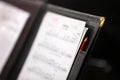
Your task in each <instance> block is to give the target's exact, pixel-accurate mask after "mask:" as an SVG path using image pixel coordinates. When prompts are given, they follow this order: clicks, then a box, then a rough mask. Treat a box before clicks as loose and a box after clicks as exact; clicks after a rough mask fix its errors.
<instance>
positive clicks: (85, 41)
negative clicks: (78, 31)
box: [80, 37, 88, 51]
mask: <svg viewBox="0 0 120 80" xmlns="http://www.w3.org/2000/svg"><path fill="white" fill-rule="evenodd" d="M87 41H88V37H86V38H85V39H84V41H83V42H82V44H81V47H80V50H81V51H83V50H84V49H85V45H86V43H87Z"/></svg>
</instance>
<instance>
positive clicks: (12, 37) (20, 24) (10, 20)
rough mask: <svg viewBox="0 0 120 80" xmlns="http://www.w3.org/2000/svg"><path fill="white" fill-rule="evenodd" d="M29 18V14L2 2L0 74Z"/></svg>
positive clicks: (0, 10)
mask: <svg viewBox="0 0 120 80" xmlns="http://www.w3.org/2000/svg"><path fill="white" fill-rule="evenodd" d="M29 16H30V14H29V13H28V12H26V11H24V10H22V9H19V8H17V7H15V6H13V5H11V4H8V3H6V2H3V1H0V73H1V71H2V69H3V67H4V65H5V63H6V61H7V59H8V57H9V56H10V54H11V52H12V50H13V48H14V46H15V44H16V42H17V40H18V38H19V36H20V34H21V32H22V29H23V28H24V26H25V24H26V21H27V19H28V18H29Z"/></svg>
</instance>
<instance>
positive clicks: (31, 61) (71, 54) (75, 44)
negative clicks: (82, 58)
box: [18, 11, 86, 80]
mask: <svg viewBox="0 0 120 80" xmlns="http://www.w3.org/2000/svg"><path fill="white" fill-rule="evenodd" d="M85 24H86V22H85V21H81V20H77V19H73V18H70V17H67V16H63V15H60V14H56V13H53V12H49V11H48V12H46V14H45V16H44V18H43V20H42V23H41V25H40V28H39V31H38V33H37V35H36V38H35V40H34V42H33V45H32V47H31V49H30V52H29V55H28V57H27V59H26V61H25V64H24V65H23V68H22V70H21V71H20V74H19V76H18V80H21V79H22V80H27V79H30V80H31V79H33V80H66V79H67V76H68V74H69V71H70V69H71V66H72V64H73V61H74V58H75V56H76V54H77V51H78V49H79V46H80V44H81V40H82V38H83V36H84V35H83V33H84V31H85ZM31 65H32V67H31Z"/></svg>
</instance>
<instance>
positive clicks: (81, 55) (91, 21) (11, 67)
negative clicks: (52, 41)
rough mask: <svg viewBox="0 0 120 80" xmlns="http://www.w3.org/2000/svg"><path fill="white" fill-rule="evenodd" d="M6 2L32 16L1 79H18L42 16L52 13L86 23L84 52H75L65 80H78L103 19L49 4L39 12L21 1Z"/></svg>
mask: <svg viewBox="0 0 120 80" xmlns="http://www.w3.org/2000/svg"><path fill="white" fill-rule="evenodd" d="M6 1H7V2H9V3H11V4H13V5H16V6H18V7H21V8H23V9H25V10H27V11H29V12H31V13H32V14H33V16H32V17H31V19H30V20H29V22H28V23H27V24H26V28H25V30H24V32H23V34H22V35H21V38H20V40H19V41H18V44H16V48H15V49H14V51H13V54H12V55H11V58H10V62H8V63H7V65H6V66H5V68H4V72H3V75H2V77H3V78H4V76H6V74H7V78H6V79H8V80H16V79H17V78H18V76H19V74H20V72H21V70H22V68H23V66H24V65H25V61H26V60H27V58H28V57H29V56H28V55H29V52H30V49H31V47H32V45H33V42H34V40H35V38H36V35H37V33H38V32H39V28H40V25H41V22H42V20H43V17H44V15H45V14H46V13H47V12H53V13H56V14H60V15H64V16H67V17H70V18H74V19H78V20H83V21H86V25H85V27H87V28H88V31H87V33H86V35H87V36H88V42H87V45H86V47H85V50H78V51H77V54H76V57H75V58H74V61H73V63H72V66H71V68H70V71H69V73H68V76H67V79H66V80H78V77H79V76H81V73H82V71H83V70H84V67H85V65H86V62H87V59H88V58H89V55H90V53H91V51H92V49H93V47H94V44H95V41H96V40H97V36H99V32H100V30H101V28H102V27H103V24H104V21H105V17H103V16H97V15H92V14H88V13H83V12H78V11H74V10H70V9H66V8H64V7H60V6H56V5H53V4H49V3H48V4H45V5H44V6H43V7H44V8H43V9H42V11H41V9H40V8H39V7H40V5H39V7H38V6H32V5H31V4H27V3H23V2H22V1H12V0H6ZM38 9H39V11H38ZM33 10H35V11H33ZM40 11H41V12H42V13H41V12H40ZM33 23H34V24H33ZM56 25H57V24H56ZM31 27H32V28H31ZM29 31H30V32H29ZM28 32H29V34H28ZM23 35H24V36H25V37H26V36H27V35H28V36H27V38H25V37H24V40H23ZM41 38H42V37H41ZM21 40H22V41H21ZM24 41H25V42H24ZM21 45H24V46H22V48H21ZM79 47H80V46H79ZM18 51H20V55H16V53H17V52H18ZM15 60H16V61H15ZM11 63H12V64H11ZM13 63H14V64H13ZM31 65H32V63H31ZM8 73H9V74H8ZM39 80H41V79H39ZM46 80H47V79H46ZM53 80H54V79H53Z"/></svg>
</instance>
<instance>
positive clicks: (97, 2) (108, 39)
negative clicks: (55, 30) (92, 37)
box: [48, 0, 120, 80]
mask: <svg viewBox="0 0 120 80" xmlns="http://www.w3.org/2000/svg"><path fill="white" fill-rule="evenodd" d="M48 2H49V3H52V4H55V5H59V6H62V7H65V8H69V9H73V10H76V11H81V12H85V13H90V14H94V15H98V16H104V17H106V21H105V24H104V27H103V28H102V29H101V32H100V34H99V37H98V38H97V41H96V44H95V47H94V49H93V51H92V57H93V58H97V59H100V60H104V61H106V62H108V63H109V65H111V71H110V72H109V78H105V79H102V80H120V71H119V67H120V66H119V63H120V62H119V61H120V56H119V54H120V47H119V46H120V22H119V21H120V20H119V19H120V12H119V11H120V9H119V5H120V3H119V1H117V0H48ZM94 69H95V68H93V69H92V70H91V73H90V74H92V72H94ZM96 71H98V70H96ZM87 74H89V72H87ZM94 74H95V72H94ZM100 75H103V73H101V74H98V75H94V76H97V78H89V79H86V80H99V79H100V77H99V76H100ZM89 76H90V75H89ZM86 77H88V76H86ZM83 80H84V79H83Z"/></svg>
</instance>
